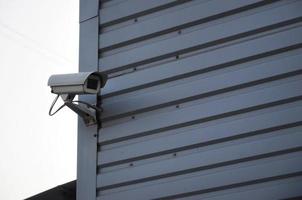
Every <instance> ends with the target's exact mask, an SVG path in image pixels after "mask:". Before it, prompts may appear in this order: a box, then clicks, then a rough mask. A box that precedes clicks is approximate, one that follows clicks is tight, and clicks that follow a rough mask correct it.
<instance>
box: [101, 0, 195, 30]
mask: <svg viewBox="0 0 302 200" xmlns="http://www.w3.org/2000/svg"><path fill="white" fill-rule="evenodd" d="M189 1H192V0H175V1H173V2H171V3H167V4H165V5H161V6H157V7H153V8H150V9H148V10H144V11H141V12H137V13H134V14H131V15H127V16H124V17H121V18H118V19H115V20H112V21H109V22H106V23H103V24H101V25H100V32H101V29H102V28H105V27H108V26H112V25H115V24H119V23H122V22H125V21H128V20H131V19H135V18H137V17H141V16H144V15H149V14H152V13H155V12H159V11H161V10H165V9H168V8H171V7H174V6H177V5H180V4H184V3H187V2H189ZM100 6H101V4H100ZM100 9H101V7H100Z"/></svg>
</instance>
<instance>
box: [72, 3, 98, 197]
mask: <svg viewBox="0 0 302 200" xmlns="http://www.w3.org/2000/svg"><path fill="white" fill-rule="evenodd" d="M97 5H98V0H81V1H80V11H81V14H80V48H79V71H80V72H87V71H97V70H98V35H99V29H98V24H99V20H98V16H97V15H98V6H97ZM79 99H80V100H82V101H85V102H88V103H91V104H96V95H88V96H81V97H79ZM97 134H98V130H97V126H92V127H86V126H85V124H84V123H83V121H82V119H81V118H79V119H78V151H77V157H78V160H77V199H78V200H84V199H85V200H86V199H89V200H90V199H91V200H93V199H96V190H95V188H96V165H97V141H98V139H97Z"/></svg>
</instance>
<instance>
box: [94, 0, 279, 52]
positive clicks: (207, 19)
mask: <svg viewBox="0 0 302 200" xmlns="http://www.w3.org/2000/svg"><path fill="white" fill-rule="evenodd" d="M277 1H280V0H270V1H267V0H264V1H260V2H257V3H253V4H250V5H247V6H242V7H240V8H236V9H233V10H229V11H226V12H222V13H219V14H216V15H212V16H209V17H205V18H202V19H199V20H195V21H192V22H189V23H185V24H182V25H179V26H175V27H172V28H169V29H165V30H162V31H159V32H155V33H151V34H148V35H144V36H141V37H137V38H134V39H131V40H128V41H125V42H121V43H118V44H114V45H110V46H107V47H104V48H101V49H100V53H103V52H106V51H110V50H113V49H117V48H120V47H123V46H127V45H129V44H133V43H137V42H140V41H143V40H147V39H151V38H154V37H158V36H160V35H164V34H168V33H171V32H174V31H178V30H181V29H185V28H189V27H191V26H196V25H199V24H204V23H207V22H210V21H214V20H218V19H220V18H224V17H228V16H230V15H235V14H238V13H241V12H245V11H247V10H251V9H255V8H258V7H261V6H265V5H268V4H271V3H275V2H277Z"/></svg>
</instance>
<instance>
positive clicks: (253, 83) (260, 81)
mask: <svg viewBox="0 0 302 200" xmlns="http://www.w3.org/2000/svg"><path fill="white" fill-rule="evenodd" d="M300 74H302V70H296V71H292V72H288V73H284V74H280V75H276V76H271V77H267V78H263V79H258V80H254V81H250V82H246V83H242V84H239V85H235V86H230V87H226V88H222V89H218V90H214V91H210V92H206V93H201V94H199V95H196V96H190V97H187V98H183V99H178V100H175V101H170V102H167V103H163V104H160V105H155V106H151V107H146V108H142V109H139V110H134V111H130V112H126V113H122V114H118V115H114V116H110V117H106V118H103V119H102V121H103V122H107V121H111V120H116V119H120V118H123V117H127V116H133V115H137V114H140V113H145V112H150V111H153V110H157V109H162V108H165V107H169V106H173V105H178V104H183V103H186V102H189V101H194V100H197V99H202V98H207V97H211V96H215V95H219V94H223V93H227V92H231V91H235V90H239V89H243V88H248V87H252V86H256V85H260V84H263V83H267V82H272V81H276V80H280V79H285V78H288V77H293V76H297V75H300Z"/></svg>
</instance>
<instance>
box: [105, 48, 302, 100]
mask: <svg viewBox="0 0 302 200" xmlns="http://www.w3.org/2000/svg"><path fill="white" fill-rule="evenodd" d="M300 48H302V43H298V44H295V45H291V46H287V47H283V48H279V49H274V50H272V51H267V52H263V53H259V54H256V55H251V56H247V57H243V58H240V59H236V60H232V61H229V62H225V63H222V64H218V65H213V66H209V67H206V68H203V69H200V70H195V71H191V72H189V73H183V74H180V75H177V76H172V77H169V78H165V79H161V80H158V81H154V82H150V83H146V84H141V85H138V86H135V87H130V88H127V89H123V90H119V91H116V92H111V93H107V94H104V95H102V98H103V99H106V98H110V97H114V96H118V95H122V94H125V93H130V92H134V91H137V90H142V89H146V88H150V87H154V86H157V85H160V84H164V83H168V82H171V81H176V80H180V79H184V78H189V77H192V76H196V75H200V74H204V73H208V72H211V71H215V70H220V69H224V68H227V67H231V66H234V65H239V64H243V63H247V62H251V61H254V60H259V59H263V58H266V57H270V56H274V55H278V54H282V53H285V52H289V51H293V50H297V49H300Z"/></svg>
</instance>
